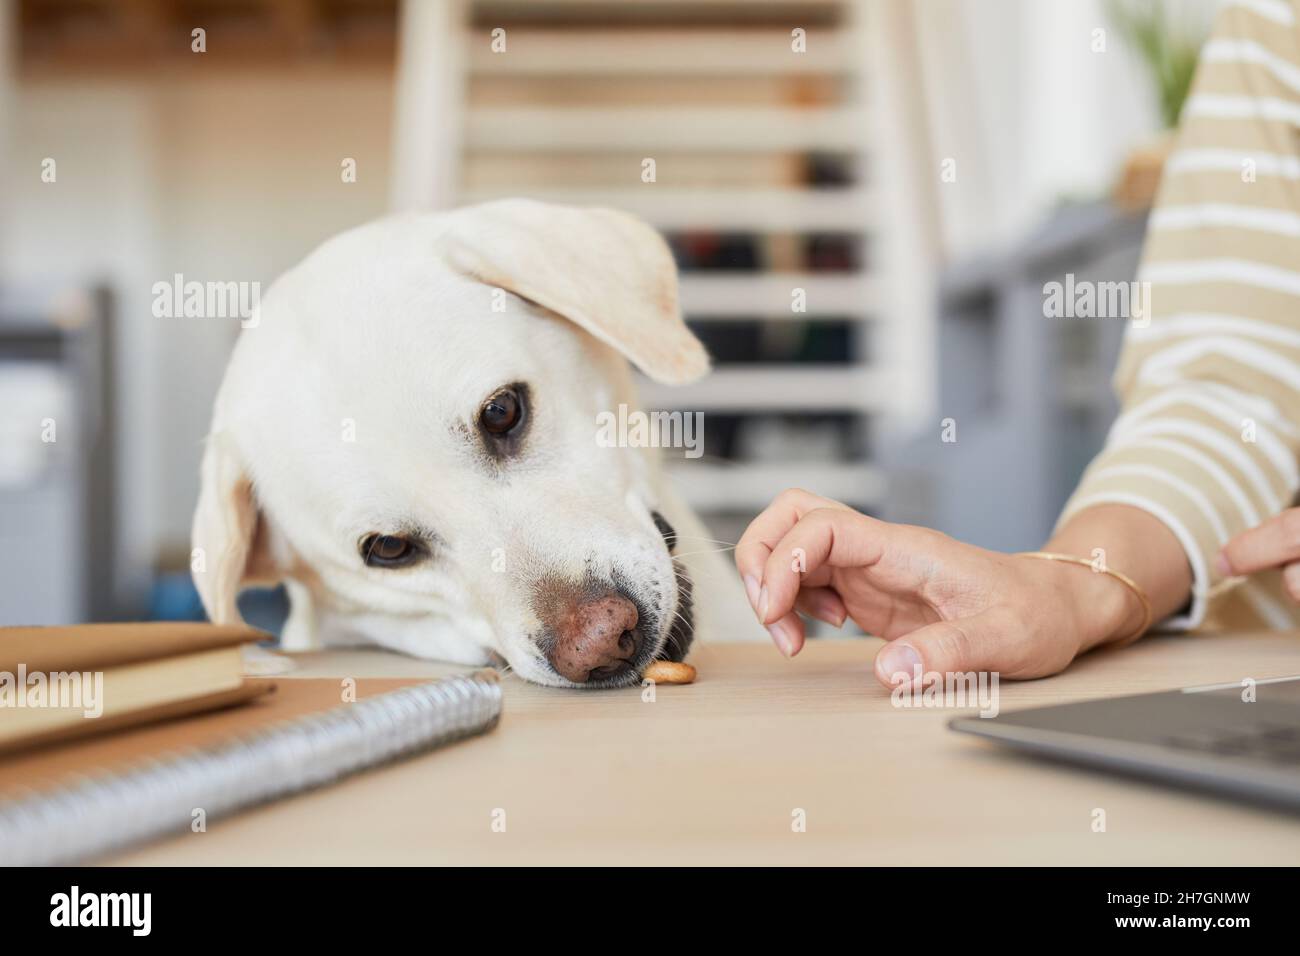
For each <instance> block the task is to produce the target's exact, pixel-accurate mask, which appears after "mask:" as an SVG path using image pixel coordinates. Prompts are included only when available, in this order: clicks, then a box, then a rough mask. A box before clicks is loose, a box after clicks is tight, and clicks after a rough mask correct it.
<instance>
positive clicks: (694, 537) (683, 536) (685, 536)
mask: <svg viewBox="0 0 1300 956" xmlns="http://www.w3.org/2000/svg"><path fill="white" fill-rule="evenodd" d="M674 537H675V538H676V539H677V540H678V541H683V540H684V541H705V542H707V543H709V544H729V545H731V546H732V547H733V548H734V547H735V546H736V542H735V541H724V540H722V539H721V538H706V537H705V536H704V535H702V534H677V535H674Z"/></svg>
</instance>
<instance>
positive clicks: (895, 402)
mask: <svg viewBox="0 0 1300 956" xmlns="http://www.w3.org/2000/svg"><path fill="white" fill-rule="evenodd" d="M427 6H437V7H439V8H440V9H439V11H438V12H437V13H433V12H430V11H428V10H426V9H424V7H425V5H423V4H420V3H417V2H413V0H407V3H406V5H405V6H404V8H403V19H402V36H401V38H400V41H399V42H400V50H401V55H400V57H399V101H398V103H399V113H398V115H399V124H398V130H397V132H398V136H397V152H398V156H397V159H396V161H397V163H398V170H399V171H400V172H404V173H405V174H406V175H405V176H404V177H399V180H400V181H399V183H398V187H397V190H396V192H395V197H394V201H395V204H396V205H398V206H409V205H426V206H427V205H433V206H451V205H459V204H463V203H469V202H480V201H484V200H488V199H493V198H498V197H502V196H510V195H527V196H531V197H533V198H537V199H542V200H546V201H551V202H559V203H567V204H572V205H599V206H610V207H615V208H621V209H624V210H626V211H628V212H631V213H634V214H636V215H639V216H641V217H642V218H644V219H645V220H647V221H648V222H650V223H651V224H653V225H654V226H656V227H657V228H659V229H660V230H661V231H662V232H664V233H665V234H666V235H667V236H668V237H669V239H670V241H675V242H681V241H683V240H685V241H686V242H687V243H688V244H689V241H690V240H691V238H692V237H695V238H698V237H699V236H701V235H704V236H710V235H711V236H716V237H719V238H729V239H734V238H735V237H737V236H740V237H742V238H745V237H747V238H748V239H749V240H752V242H753V248H754V249H756V250H758V255H757V258H758V259H759V260H760V261H758V262H756V263H755V262H746V263H744V265H745V266H746V268H745V269H744V271H741V270H739V269H736V270H730V269H727V268H720V267H719V265H718V264H716V263H714V264H710V265H709V266H708V267H707V268H700V269H692V268H690V266H691V263H683V266H684V268H683V272H682V279H681V304H682V308H683V311H684V312H685V314H686V316H687V319H688V320H689V321H690V322H692V323H693V324H695V325H697V327H704V326H707V327H709V328H710V329H711V330H712V331H713V332H714V333H719V334H721V336H722V337H723V339H724V340H725V338H726V336H727V335H735V334H747V333H746V332H745V330H746V329H747V328H757V329H760V330H762V329H766V330H767V332H773V331H778V332H779V333H780V334H778V335H777V337H778V338H781V337H782V335H783V336H784V341H785V342H786V343H787V345H788V343H789V341H790V337H791V334H794V335H795V339H796V341H798V335H800V334H804V335H807V336H808V337H809V339H811V338H815V337H816V336H819V335H822V336H823V337H822V338H821V339H820V340H819V341H822V342H825V341H832V342H835V343H839V344H838V345H837V346H836V347H837V348H839V349H840V354H832V355H827V354H824V351H825V350H824V349H823V350H821V351H818V352H816V354H812V355H797V356H791V357H789V358H790V360H788V361H785V360H783V358H782V357H781V356H778V358H777V359H775V360H773V359H772V358H771V357H770V356H759V357H757V358H754V360H753V361H752V362H745V361H743V360H736V359H732V360H728V357H727V356H726V355H725V354H724V355H722V356H720V357H721V359H722V362H721V363H720V364H719V365H718V366H717V368H716V370H715V371H714V372H713V373H712V374H711V375H710V376H709V377H708V378H707V379H705V380H704V381H702V382H700V383H698V384H696V385H693V386H688V387H685V388H677V389H669V388H662V387H658V386H655V385H653V384H652V383H648V382H646V383H644V387H643V392H642V394H643V398H644V400H645V403H646V405H647V406H648V407H660V408H673V409H681V410H684V411H702V412H704V413H705V416H706V417H705V433H706V443H707V440H708V439H707V436H708V433H709V424H710V420H709V416H710V415H714V416H720V418H723V419H726V421H727V428H728V429H731V432H732V434H733V435H734V433H735V430H736V429H743V428H745V427H747V426H746V421H747V420H749V419H754V420H763V421H764V424H763V426H762V427H763V428H765V429H768V431H767V432H766V434H767V436H768V437H769V438H770V435H771V429H773V428H776V429H777V430H778V434H779V429H780V428H781V427H785V428H790V429H796V430H797V429H799V428H800V427H801V426H800V421H801V420H807V421H809V422H810V423H811V424H810V425H809V428H811V429H813V430H815V429H817V428H825V422H826V420H827V419H828V418H832V419H834V420H835V421H836V422H838V423H839V424H838V425H837V427H841V428H843V429H844V430H845V432H846V434H850V435H851V436H852V437H851V440H846V441H843V442H842V443H841V445H842V447H841V448H840V449H839V450H838V451H835V450H833V451H832V452H831V453H830V454H828V455H825V456H823V457H820V458H816V459H809V458H808V457H806V454H805V452H806V449H807V447H809V446H808V445H807V443H801V442H800V441H791V442H790V447H791V448H792V449H794V448H803V449H804V450H805V451H804V452H794V451H792V452H791V453H790V454H788V455H786V456H785V457H773V454H774V453H773V450H772V449H773V443H772V442H771V441H770V440H769V441H765V442H761V443H758V445H757V446H756V445H755V443H754V442H749V443H742V442H733V444H737V445H745V446H746V447H748V448H750V449H751V450H752V449H753V448H754V447H758V446H761V447H762V449H763V453H762V457H759V458H750V459H745V458H742V457H738V456H736V455H735V454H734V453H733V455H732V459H733V460H718V459H717V458H716V457H711V456H706V457H705V458H702V459H698V460H685V461H683V460H675V461H671V462H670V466H671V467H672V469H673V471H674V474H675V475H676V477H677V481H678V484H679V487H681V488H682V489H683V491H684V493H685V494H686V496H687V498H688V499H689V500H690V501H691V502H692V503H693V504H694V505H695V506H696V507H697V508H699V509H700V510H701V511H702V512H704V514H705V516H706V518H708V517H710V516H713V517H714V519H715V523H714V527H715V528H717V529H719V530H718V531H717V532H716V533H718V534H719V536H721V537H726V534H725V533H724V532H723V531H722V529H723V528H727V529H728V530H731V529H733V528H734V523H733V524H732V525H728V524H726V521H727V520H728V519H727V516H728V515H730V516H731V519H733V520H739V518H740V517H741V516H742V515H744V516H749V515H752V513H753V512H754V511H755V510H757V509H759V508H761V507H762V506H763V505H765V504H766V503H767V501H768V500H769V499H770V498H771V497H772V495H774V494H775V493H777V492H779V491H780V490H781V489H782V488H784V487H787V486H789V485H795V484H797V485H802V486H805V487H809V488H813V489H816V490H818V491H820V492H822V493H824V494H827V495H830V496H832V497H837V498H840V499H842V500H845V501H848V502H851V503H853V504H855V505H857V506H860V507H863V508H867V509H873V508H875V507H877V506H878V505H879V503H880V502H881V500H882V499H883V497H884V495H885V493H886V487H885V481H884V479H883V477H882V475H881V473H880V472H879V471H878V470H877V469H876V468H875V467H874V466H873V463H872V461H871V455H870V450H871V444H872V441H871V439H872V437H873V435H874V434H876V432H877V429H878V426H880V424H881V423H882V422H885V421H886V420H888V419H890V418H894V417H898V416H906V415H911V416H913V417H915V415H916V414H917V413H918V410H921V409H924V407H925V393H926V390H927V388H928V380H929V377H928V373H927V372H924V371H923V372H921V373H920V374H915V373H914V374H910V375H904V376H900V375H898V374H895V373H894V372H893V371H892V370H894V369H897V368H900V367H904V366H903V363H905V362H912V363H914V362H915V361H916V360H917V357H918V356H922V355H926V354H928V351H929V349H928V342H927V338H926V336H927V335H928V334H929V332H928V328H929V325H930V319H929V316H928V315H927V314H912V315H910V316H908V319H907V321H902V320H901V315H902V314H903V313H902V312H900V303H901V305H902V308H904V309H908V310H914V309H915V305H916V302H917V299H916V298H915V297H913V298H911V299H906V298H903V299H900V298H898V296H897V294H896V290H897V286H896V285H894V283H891V282H886V281H885V279H886V274H885V267H884V265H883V264H886V263H890V264H892V265H890V266H888V268H889V269H890V270H891V272H892V271H895V269H896V271H898V272H900V273H901V272H902V271H905V270H904V267H905V266H906V265H907V264H908V263H914V262H916V261H918V260H920V259H922V258H923V257H921V256H917V255H914V254H911V253H909V251H908V250H907V249H899V248H887V240H888V236H887V235H885V234H884V227H885V224H886V223H887V222H890V221H892V219H891V217H894V216H896V215H897V213H898V210H899V208H900V201H901V200H900V197H899V196H898V195H887V194H884V193H882V192H881V186H880V183H879V164H878V160H879V158H880V157H879V155H878V153H879V150H878V148H877V146H878V144H883V143H886V142H890V141H891V139H896V138H898V137H899V136H901V135H903V134H904V133H905V132H906V129H905V125H906V124H904V123H901V122H900V115H901V114H905V113H906V111H907V110H908V109H910V108H911V107H912V106H914V105H915V103H914V102H911V103H909V102H908V101H907V98H906V93H907V89H906V88H907V86H908V83H909V81H908V80H907V79H906V78H903V79H899V78H897V77H896V78H894V79H895V82H894V84H893V86H892V87H891V86H890V84H889V83H880V82H878V77H876V76H875V75H874V73H873V71H874V70H875V69H876V68H877V64H878V61H880V60H882V59H884V60H887V59H889V58H890V57H897V56H900V55H902V54H898V53H896V52H895V51H894V50H892V49H891V44H893V45H895V46H896V45H897V44H896V43H894V41H893V39H891V37H882V36H880V35H873V31H880V30H884V31H890V32H891V35H897V34H899V33H900V31H901V32H902V33H905V32H906V30H907V29H910V23H911V21H910V17H911V14H910V12H908V11H907V10H906V5H905V4H904V5H903V6H900V5H899V4H898V3H897V2H896V0H870V2H868V0H699V2H695V3H684V2H681V0H533V2H529V3H526V4H525V3H518V2H509V0H455V2H453V3H449V4H428V5H427ZM449 10H451V11H452V12H448V11H449ZM449 22H458V23H460V24H461V26H462V29H463V32H462V33H459V34H456V33H454V32H453V34H452V35H451V36H448V31H447V24H448V23H449ZM495 29H504V30H505V39H506V49H505V51H504V52H494V51H493V47H492V37H493V30H495ZM797 29H802V30H804V31H805V34H806V50H805V52H796V51H795V50H793V49H792V31H795V30H797ZM434 63H445V64H447V65H446V66H444V67H443V68H442V69H441V71H440V72H439V71H438V69H437V68H435V67H434V66H433V65H432V64H434ZM911 95H913V96H914V95H915V94H914V93H913V94H911ZM452 100H455V102H456V103H457V104H458V106H457V107H456V111H455V112H451V111H450V108H443V109H441V111H440V113H439V115H447V116H450V117H451V118H452V119H453V120H454V121H455V129H454V130H452V131H450V132H446V131H442V132H443V135H442V136H441V137H440V148H439V146H435V144H434V142H433V140H432V138H431V137H430V135H429V131H428V130H427V129H425V130H413V129H409V128H406V127H409V126H410V124H412V123H413V122H416V120H415V117H418V116H420V115H421V114H420V109H421V108H422V104H423V108H424V109H426V112H425V113H424V114H423V115H424V116H426V117H427V116H428V115H429V113H428V112H427V110H428V109H433V108H435V106H436V105H437V104H443V105H444V107H445V104H448V103H449V102H451V101H452ZM900 131H902V132H900ZM645 157H653V158H655V160H656V164H657V173H658V175H657V181H656V182H653V183H645V182H642V181H641V162H642V159H643V158H645ZM828 157H829V158H830V162H831V164H832V167H836V166H837V165H838V168H839V169H840V170H842V171H844V172H845V175H843V176H841V177H839V178H836V177H835V176H833V175H832V176H831V177H830V178H829V179H828V178H827V177H826V176H824V175H821V174H820V173H818V174H813V173H811V172H809V171H811V170H813V169H814V168H816V167H815V166H814V163H815V162H824V161H825V160H826V158H828ZM910 158H914V156H913V157H908V156H906V155H903V156H895V157H893V162H894V163H895V164H897V163H899V162H907V161H908V160H909V159H910ZM828 236H829V237H833V241H835V242H838V243H840V244H841V248H850V249H853V250H855V252H854V254H853V255H852V256H851V257H850V258H851V259H853V260H855V263H854V264H851V265H849V266H847V267H844V268H835V269H831V268H817V267H815V264H814V263H812V262H799V261H795V260H797V259H798V257H799V256H800V255H803V256H804V257H805V258H810V256H809V252H808V250H809V246H808V242H809V241H810V240H811V239H812V238H813V237H821V238H822V239H824V238H825V237H828ZM768 242H771V243H774V244H775V245H772V246H768V245H766V243H768ZM678 248H681V247H680V246H678ZM772 248H779V249H780V250H781V254H780V255H779V256H777V255H770V256H768V258H769V259H771V260H778V259H779V262H778V261H770V262H764V261H761V260H762V259H763V255H764V251H765V250H769V251H770V249H772ZM821 265H823V266H824V265H825V264H824V263H822V264H821ZM839 265H841V266H844V265H845V264H844V263H839ZM901 281H905V282H909V283H923V282H925V281H926V277H925V276H924V275H922V274H921V273H920V271H918V270H915V269H913V270H912V274H911V275H909V276H906V277H901ZM796 289H801V290H803V294H804V297H805V299H806V311H804V312H799V313H796V312H793V311H792V294H793V292H794V290H796ZM832 324H833V325H834V326H835V328H836V335H837V336H838V337H832V338H830V339H827V338H825V336H824V335H823V333H824V331H825V330H826V329H828V328H829V327H830V326H831V325H832ZM763 334H767V333H766V332H765V333H763ZM759 338H760V340H762V341H763V342H766V340H765V339H762V336H761V335H760V336H759ZM715 420H717V419H715ZM773 422H775V423H776V424H773ZM845 423H847V425H846V424H845ZM720 427H721V426H720ZM794 437H798V436H794ZM777 444H778V446H779V442H778V443H777ZM814 445H815V446H816V447H824V443H822V445H816V443H814ZM733 452H734V450H733ZM724 458H725V456H724Z"/></svg>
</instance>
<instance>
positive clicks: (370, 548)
mask: <svg viewBox="0 0 1300 956" xmlns="http://www.w3.org/2000/svg"><path fill="white" fill-rule="evenodd" d="M416 552H417V548H416V546H415V545H414V544H413V543H412V542H411V540H410V539H409V538H403V537H401V536H399V535H395V534H369V535H366V536H365V537H364V538H362V539H361V558H362V560H363V561H365V562H366V564H367V565H369V566H370V567H372V568H397V567H402V566H403V565H406V564H409V563H410V562H411V559H412V558H414V557H415V556H416Z"/></svg>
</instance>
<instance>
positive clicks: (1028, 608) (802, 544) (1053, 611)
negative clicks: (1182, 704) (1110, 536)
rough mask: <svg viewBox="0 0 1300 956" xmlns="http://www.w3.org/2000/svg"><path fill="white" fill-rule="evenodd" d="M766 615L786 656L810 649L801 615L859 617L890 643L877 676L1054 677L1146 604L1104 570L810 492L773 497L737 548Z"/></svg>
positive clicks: (1128, 624)
mask: <svg viewBox="0 0 1300 956" xmlns="http://www.w3.org/2000/svg"><path fill="white" fill-rule="evenodd" d="M736 566H737V567H738V568H739V569H740V573H741V576H742V578H743V579H744V581H745V589H746V593H747V594H748V595H749V600H750V604H752V605H753V606H754V609H755V613H757V614H758V618H759V620H760V621H761V622H762V623H763V624H764V625H766V626H767V628H768V631H769V632H770V633H771V635H772V639H773V641H775V643H776V645H777V647H778V648H780V649H781V651H782V652H783V653H784V654H786V655H787V656H794V655H795V654H797V653H798V652H799V651H800V649H801V648H802V647H803V644H804V625H803V621H802V620H801V619H800V618H799V616H798V614H797V613H796V611H802V612H803V613H805V614H807V615H809V616H811V617H815V618H817V619H819V620H822V621H826V622H828V623H830V624H833V625H835V626H837V627H838V626H841V625H842V624H843V623H844V621H845V619H846V618H852V619H853V620H854V621H855V622H856V623H857V624H858V625H859V626H860V627H861V628H862V629H863V630H864V631H866V632H867V633H869V634H874V635H876V636H878V637H882V638H884V639H885V640H886V641H888V642H889V643H888V644H887V645H886V646H885V647H884V648H883V649H882V650H881V652H880V653H879V654H878V655H877V657H876V665H875V671H876V677H877V679H878V680H880V682H881V683H883V684H885V685H886V686H889V687H892V686H895V685H896V684H897V683H898V682H897V681H896V680H893V679H892V678H893V677H894V675H895V674H897V673H899V672H902V673H906V674H908V675H915V674H916V669H917V667H918V666H919V668H920V673H922V674H925V673H929V672H934V671H937V672H940V673H948V672H966V671H997V672H999V673H1000V674H1001V675H1002V676H1004V677H1011V678H1027V677H1042V676H1045V675H1047V674H1054V673H1056V672H1057V671H1060V670H1062V669H1064V668H1065V666H1066V665H1067V664H1069V663H1070V661H1072V660H1073V659H1074V658H1075V656H1076V655H1078V654H1079V653H1081V652H1083V651H1085V650H1088V649H1089V648H1091V647H1094V646H1096V645H1098V644H1101V643H1104V642H1105V641H1107V640H1113V639H1115V638H1118V637H1121V636H1124V635H1125V634H1128V633H1132V631H1133V629H1135V628H1136V627H1138V626H1139V622H1140V621H1141V620H1142V617H1143V609H1142V607H1141V606H1140V604H1139V602H1138V600H1137V599H1136V598H1135V597H1134V596H1133V595H1132V593H1131V592H1130V591H1129V590H1128V589H1127V588H1126V587H1125V586H1124V585H1123V584H1121V583H1120V582H1119V581H1117V580H1115V579H1114V578H1112V577H1111V576H1110V575H1107V574H1100V573H1094V572H1093V571H1091V570H1089V569H1088V568H1086V567H1080V566H1078V565H1072V564H1065V563H1061V562H1055V561H1041V560H1036V559H1033V558H1025V557H1016V556H1014V555H1006V554H1000V553H998V552H995V551H986V550H984V549H983V548H977V547H974V546H973V545H968V544H963V543H961V542H959V541H955V540H953V539H952V538H949V537H948V536H947V535H944V534H941V533H939V532H937V531H932V530H930V529H927V528H919V527H913V526H910V525H896V524H889V523H887V522H883V521H878V520H876V519H874V518H869V517H867V516H866V515H863V514H860V513H859V512H857V511H854V510H852V509H851V508H848V507H847V506H845V505H843V504H840V503H839V502H837V501H832V500H830V499H828V498H822V497H820V496H818V495H814V494H812V493H810V492H807V491H802V490H799V489H791V490H789V491H785V492H783V493H781V494H780V495H778V496H777V498H776V499H775V500H774V501H773V502H772V504H771V505H769V506H768V507H767V509H765V510H764V511H763V512H762V513H761V514H760V515H759V516H758V517H757V518H755V519H754V521H753V522H752V523H751V524H750V526H749V527H748V528H747V529H746V531H745V534H744V535H743V536H742V537H741V540H740V542H739V544H738V545H737V546H736Z"/></svg>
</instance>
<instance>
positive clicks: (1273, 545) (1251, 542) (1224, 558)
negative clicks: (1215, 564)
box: [1219, 508, 1300, 604]
mask: <svg viewBox="0 0 1300 956" xmlns="http://www.w3.org/2000/svg"><path fill="white" fill-rule="evenodd" d="M1269 568H1280V569H1281V571H1282V583H1283V586H1284V587H1285V588H1286V593H1287V594H1288V595H1289V596H1290V598H1291V600H1293V601H1295V602H1296V603H1297V604H1300V508H1288V509H1287V510H1286V511H1283V512H1282V513H1281V514H1278V515H1274V516H1273V517H1272V518H1269V519H1268V520H1267V521H1265V522H1264V523H1263V524H1261V525H1259V526H1258V527H1256V528H1251V529H1250V530H1249V531H1243V532H1242V533H1241V534H1239V535H1237V536H1236V537H1234V538H1233V539H1232V540H1231V541H1229V542H1228V543H1227V544H1226V545H1224V547H1223V550H1222V551H1221V552H1220V553H1219V571H1220V573H1222V574H1224V575H1235V574H1253V573H1254V572H1256V571H1265V570H1268V569H1269Z"/></svg>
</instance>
